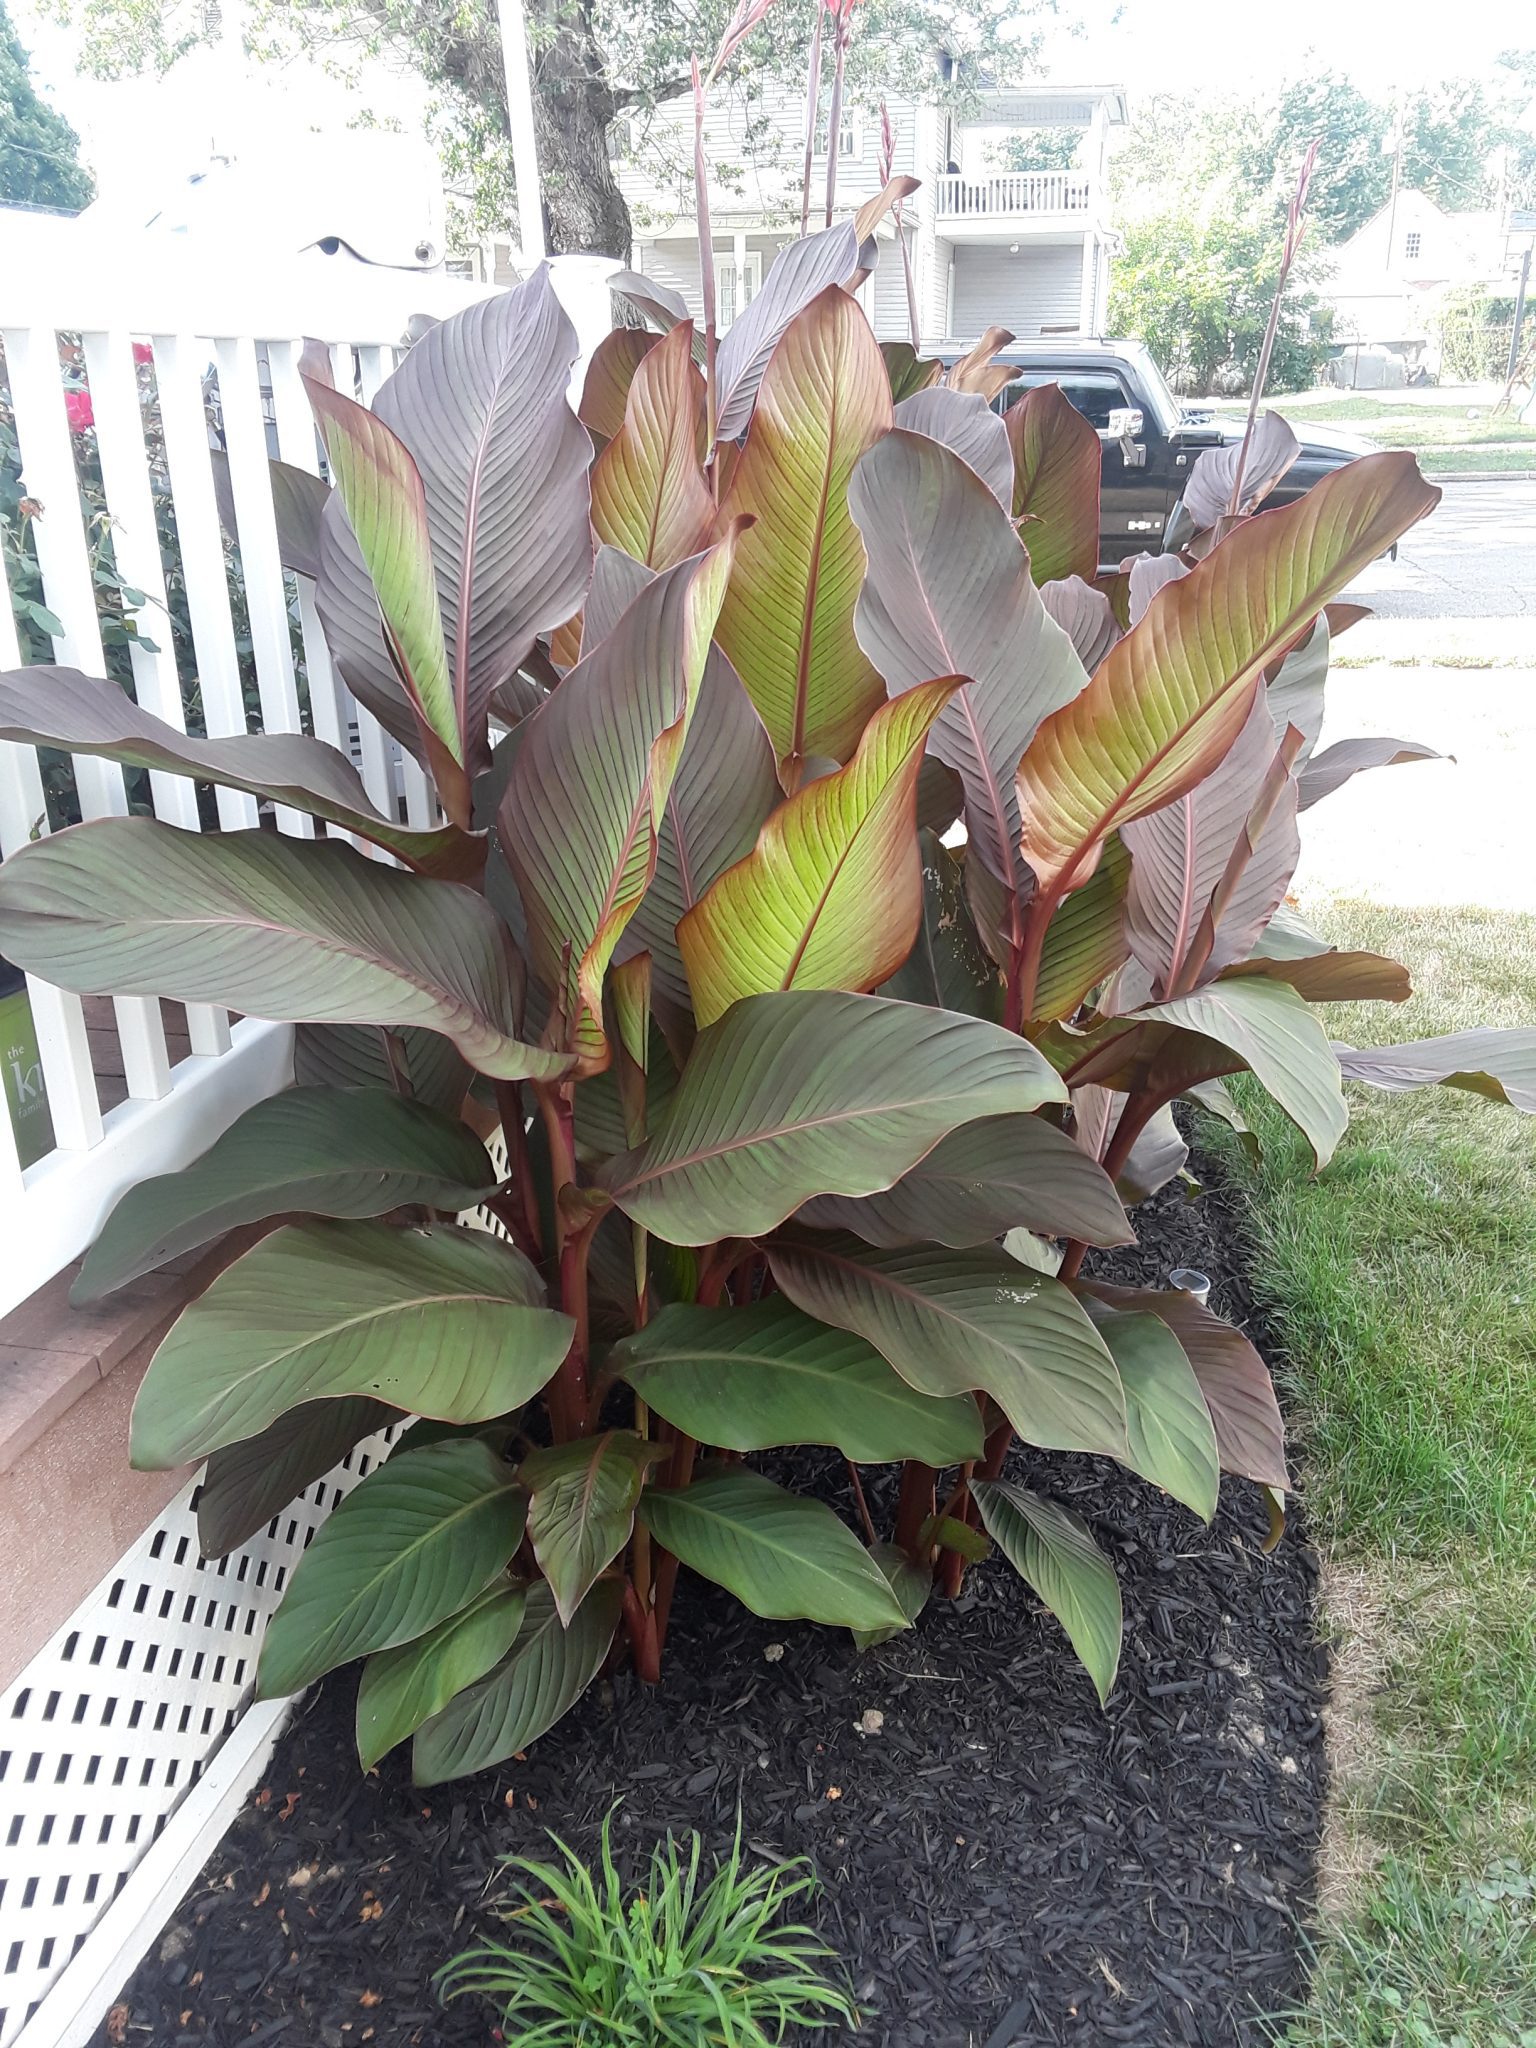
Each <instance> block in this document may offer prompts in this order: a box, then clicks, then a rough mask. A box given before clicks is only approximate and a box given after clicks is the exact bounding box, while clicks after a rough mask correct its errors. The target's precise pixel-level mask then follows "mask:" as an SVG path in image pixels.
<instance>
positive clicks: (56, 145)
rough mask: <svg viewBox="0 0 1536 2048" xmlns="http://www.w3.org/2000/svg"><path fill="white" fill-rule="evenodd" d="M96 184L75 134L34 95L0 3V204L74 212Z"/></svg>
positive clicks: (21, 52) (28, 69)
mask: <svg viewBox="0 0 1536 2048" xmlns="http://www.w3.org/2000/svg"><path fill="white" fill-rule="evenodd" d="M95 189H96V188H95V183H94V181H93V179H92V177H91V174H90V172H89V171H88V170H86V168H85V166H84V165H83V164H82V163H81V161H80V138H79V136H78V135H77V134H76V133H75V131H74V129H73V128H71V127H70V125H69V123H68V122H67V121H66V120H65V119H64V116H63V115H62V114H60V113H56V112H55V111H54V109H53V108H52V107H50V106H49V105H48V103H47V101H46V100H44V99H42V98H40V97H39V95H38V90H37V87H36V86H35V85H34V84H33V83H32V67H31V63H30V61H29V59H28V57H27V53H26V51H25V50H24V49H23V48H22V46H21V43H20V40H19V39H18V37H17V34H16V30H15V28H14V27H13V26H12V24H11V18H10V13H9V11H8V9H7V8H5V7H4V6H0V204H3V205H5V206H38V207H58V208H60V209H62V211H64V212H65V213H78V212H79V211H80V209H81V207H82V206H86V205H89V203H90V201H91V199H92V197H93V195H94V193H95Z"/></svg>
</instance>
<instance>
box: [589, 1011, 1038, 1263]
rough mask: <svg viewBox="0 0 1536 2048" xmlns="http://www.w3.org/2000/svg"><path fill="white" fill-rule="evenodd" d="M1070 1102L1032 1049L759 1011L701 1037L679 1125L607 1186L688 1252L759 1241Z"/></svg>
mask: <svg viewBox="0 0 1536 2048" xmlns="http://www.w3.org/2000/svg"><path fill="white" fill-rule="evenodd" d="M1064 1099H1065V1091H1064V1089H1063V1086H1062V1083H1061V1081H1060V1080H1059V1078H1058V1077H1057V1075H1056V1074H1055V1072H1054V1071H1053V1070H1052V1069H1051V1067H1050V1066H1049V1064H1048V1063H1047V1062H1046V1060H1045V1059H1044V1058H1043V1057H1042V1055H1041V1054H1039V1053H1038V1052H1036V1050H1035V1049H1034V1047H1033V1046H1031V1045H1029V1044H1028V1043H1027V1042H1026V1041H1025V1040H1023V1039H1021V1038H1017V1037H1015V1036H1014V1035H1013V1034H1012V1033H1011V1032H1007V1031H1004V1030H1002V1029H1000V1028H999V1027H998V1026H996V1025H993V1024H985V1023H982V1022H980V1021H979V1020H977V1019H975V1018H971V1017H958V1016H954V1015H952V1014H950V1013H948V1012H945V1011H933V1010H921V1009H918V1008H916V1007H914V1006H913V1005H912V1004H909V1003H895V1002H891V1001H889V1000H888V999H886V998H884V997H880V996H859V995H845V994H842V993H841V992H839V991H836V990H831V989H826V990H823V989H792V990H788V991H786V992H784V993H782V994H778V995H765V996H748V997H747V998H745V1000H743V1001H742V1002H739V1003H736V1004H734V1005H733V1006H732V1008H731V1009H730V1010H728V1011H727V1012H726V1014H725V1016H724V1017H722V1018H721V1020H720V1022H719V1023H718V1024H713V1025H711V1026H710V1027H709V1029H708V1030H706V1031H702V1032H700V1034H699V1037H698V1040H697V1042H696V1044H695V1046H694V1049H693V1054H692V1057H691V1058H690V1059H689V1061H688V1064H687V1066H686V1067H685V1068H684V1069H683V1074H682V1079H681V1080H680V1082H679V1084H678V1088H677V1093H676V1094H675V1095H674V1096H673V1098H672V1101H671V1103H670V1104H669V1105H668V1108H667V1113H666V1115H665V1117H664V1118H663V1119H662V1120H661V1123H660V1124H659V1126H658V1127H657V1129H656V1130H655V1131H654V1132H653V1134H652V1136H651V1137H650V1138H649V1139H648V1141H647V1142H646V1143H645V1144H644V1145H642V1146H641V1147H640V1148H639V1150H638V1151H634V1152H628V1153H624V1154H622V1155H621V1156H620V1157H618V1158H617V1159H615V1160H612V1161H610V1163H609V1165H608V1166H607V1167H606V1168H605V1169H604V1171H603V1173H602V1175H601V1176H600V1180H601V1182H602V1184H603V1185H606V1186H607V1187H608V1189H609V1190H610V1192H611V1193H612V1195H613V1198H614V1200H615V1201H616V1202H617V1203H618V1205H619V1207H620V1208H621V1209H623V1210H624V1212H625V1213H626V1215H628V1216H631V1217H633V1219H634V1220H635V1221H636V1222H637V1223H643V1224H644V1225H645V1227H646V1228H647V1229H648V1230H650V1231H653V1232H654V1233H655V1235H656V1236H658V1237H664V1238H666V1239H668V1240H669V1241H670V1242H671V1243H674V1244H712V1243H713V1242H715V1240H716V1239H718V1238H720V1237H723V1236H727V1235H729V1236H741V1237H751V1236H756V1235H758V1234H759V1233H761V1232H763V1231H766V1230H771V1229H772V1228H773V1226H774V1225H775V1224H777V1223H782V1222H783V1220H784V1218H785V1217H786V1216H788V1215H790V1214H791V1213H792V1212H793V1211H794V1210H795V1209H797V1208H798V1207H799V1206H800V1204H801V1203H802V1202H804V1201H808V1200H809V1199H810V1197H811V1196H812V1195H820V1194H843V1195H868V1194H873V1193H875V1192H876V1190H877V1189H880V1188H886V1187H889V1186H890V1185H891V1183H892V1182H893V1181H895V1180H898V1179H899V1178H900V1177H901V1175H902V1174H903V1173H905V1172H906V1171H907V1170H908V1168H909V1167H912V1166H915V1165H916V1164H917V1162H918V1160H919V1159H921V1158H922V1157H923V1155H924V1154H925V1153H926V1152H928V1151H929V1150H930V1149H931V1148H932V1147H933V1146H934V1145H935V1144H936V1143H937V1142H938V1140H939V1139H940V1138H941V1137H943V1136H945V1135H946V1133H948V1132H949V1131H952V1130H954V1129H955V1128H956V1127H957V1126H958V1125H960V1124H964V1123H970V1122H972V1121H974V1119H976V1118H977V1117H982V1116H992V1115H998V1114H1001V1113H1003V1112H1005V1111H1009V1110H1029V1109H1035V1108H1038V1107H1039V1105H1040V1104H1041V1103H1042V1102H1051V1101H1061V1100H1064Z"/></svg>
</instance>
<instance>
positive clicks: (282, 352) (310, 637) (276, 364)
mask: <svg viewBox="0 0 1536 2048" xmlns="http://www.w3.org/2000/svg"><path fill="white" fill-rule="evenodd" d="M266 346H267V374H268V376H269V377H270V378H271V380H272V417H273V419H274V420H275V421H276V423H277V453H278V457H279V459H280V460H281V461H283V462H286V463H288V464H290V465H291V466H292V467H293V468H294V469H304V470H308V471H309V473H310V475H311V476H318V475H319V474H320V451H319V442H318V440H317V439H316V436H315V423H314V419H313V417H312V415H311V413H310V410H309V400H308V399H307V398H306V397H305V395H304V386H303V385H302V384H301V383H300V382H299V345H298V343H297V342H296V341H269V342H268V343H267V345H266ZM294 581H295V583H296V584H297V586H298V593H299V629H300V632H301V634H302V636H303V642H304V672H305V674H306V676H307V677H308V679H309V715H310V720H311V722H312V724H313V726H314V729H315V737H316V738H317V739H322V740H325V741H326V742H327V743H328V744H329V745H330V746H333V747H336V748H338V749H339V750H340V751H341V752H342V753H343V754H345V753H346V752H347V751H348V749H347V739H346V724H345V720H344V719H343V716H342V713H341V711H340V709H339V704H340V694H341V691H342V689H343V687H344V686H343V685H342V682H341V679H340V677H339V676H338V675H337V674H336V671H335V669H334V668H333V667H332V665H331V651H330V649H329V648H328V647H327V646H326V644H325V635H324V633H323V632H322V630H321V627H320V614H319V612H318V611H317V610H316V609H315V588H314V584H313V583H312V582H311V581H310V579H309V578H308V577H307V576H298V577H295V579H294ZM347 702H348V706H349V707H350V704H351V698H350V695H349V696H348V699H347ZM350 715H351V714H350V708H349V710H348V713H347V716H348V717H350Z"/></svg>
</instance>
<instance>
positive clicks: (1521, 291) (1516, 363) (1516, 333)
mask: <svg viewBox="0 0 1536 2048" xmlns="http://www.w3.org/2000/svg"><path fill="white" fill-rule="evenodd" d="M1530 282H1531V244H1530V242H1529V241H1527V242H1526V245H1525V254H1524V255H1523V256H1522V257H1521V258H1520V282H1519V284H1518V285H1517V286H1516V288H1515V324H1514V328H1513V330H1512V331H1511V333H1510V337H1509V364H1508V367H1507V368H1506V369H1505V372H1504V389H1505V391H1506V392H1509V391H1512V390H1513V389H1514V384H1515V372H1516V370H1518V369H1519V367H1520V330H1521V328H1522V327H1523V326H1524V325H1525V295H1526V292H1527V290H1528V289H1529V286H1530Z"/></svg>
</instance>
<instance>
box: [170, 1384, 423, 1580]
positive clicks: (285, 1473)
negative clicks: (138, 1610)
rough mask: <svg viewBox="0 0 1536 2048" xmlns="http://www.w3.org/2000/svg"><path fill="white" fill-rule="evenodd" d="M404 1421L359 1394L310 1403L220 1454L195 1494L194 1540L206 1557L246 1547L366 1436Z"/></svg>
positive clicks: (397, 1412) (211, 1460)
mask: <svg viewBox="0 0 1536 2048" xmlns="http://www.w3.org/2000/svg"><path fill="white" fill-rule="evenodd" d="M399 1420H400V1410H399V1409H398V1408H389V1407H386V1406H385V1404H384V1403H383V1402H382V1401H370V1400H368V1399H367V1398H366V1397H365V1396H362V1395H359V1396H356V1397H355V1398H353V1399H351V1400H342V1401H306V1402H304V1403H303V1404H302V1405H301V1406H300V1407H298V1408H290V1409H289V1410H288V1412H287V1414H286V1415H279V1416H278V1418H277V1420H276V1421H275V1422H270V1423H268V1425H267V1427H266V1428H265V1429H264V1430H262V1432H261V1434H260V1435H259V1436H251V1437H242V1438H241V1439H240V1441H239V1442H238V1443H232V1444H226V1445H225V1446H224V1448H223V1449H222V1450H219V1451H215V1452H214V1453H213V1455H212V1456H211V1457H210V1458H209V1460H208V1465H207V1469H206V1470H205V1471H204V1473H203V1483H202V1485H201V1486H200V1487H199V1488H198V1492H197V1539H198V1547H199V1548H200V1549H201V1551H202V1553H203V1556H204V1557H224V1556H226V1555H227V1554H228V1552H230V1551H231V1550H238V1549H239V1547H240V1545H241V1544H242V1543H248V1542H249V1541H250V1539H251V1538H252V1537H253V1536H254V1535H255V1534H256V1533H257V1531H258V1530H261V1529H264V1528H265V1527H266V1526H267V1524H268V1522H270V1521H271V1519H272V1517H273V1516H274V1515H275V1514H278V1513H279V1512H280V1511H281V1510H282V1509H283V1508H285V1507H287V1505H288V1503H289V1502H290V1501H291V1500H294V1499H295V1498H296V1497H297V1496H298V1495H299V1494H301V1493H302V1492H303V1491H304V1489H305V1488H306V1487H308V1486H312V1485H313V1484H314V1482H315V1481H316V1480H317V1479H323V1478H324V1477H325V1475H326V1473H327V1472H329V1471H330V1469H331V1467H332V1466H333V1465H335V1464H336V1463H337V1462H338V1461H339V1460H340V1459H342V1458H344V1457H345V1456H346V1454H347V1452H348V1451H350V1450H351V1448H352V1446H353V1445H354V1444H358V1443H361V1442H362V1440H363V1438H364V1437H365V1436H372V1435H373V1434H374V1432H375V1431H376V1430H380V1429H385V1428H387V1427H388V1426H389V1424H390V1423H392V1422H398V1421H399Z"/></svg>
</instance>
